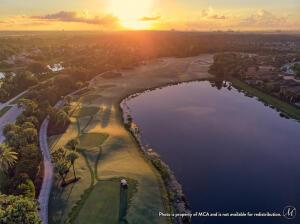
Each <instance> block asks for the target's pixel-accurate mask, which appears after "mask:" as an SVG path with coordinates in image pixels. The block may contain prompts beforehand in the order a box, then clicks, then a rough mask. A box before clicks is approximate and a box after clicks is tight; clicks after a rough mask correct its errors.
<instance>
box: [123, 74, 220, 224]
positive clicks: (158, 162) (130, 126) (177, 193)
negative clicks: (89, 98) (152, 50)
mask: <svg viewBox="0 0 300 224" xmlns="http://www.w3.org/2000/svg"><path fill="white" fill-rule="evenodd" d="M212 79H214V78H201V79H192V80H187V81H179V82H174V83H168V84H164V85H158V86H156V87H152V88H148V89H145V90H142V91H139V92H136V93H132V94H128V95H127V96H125V97H124V98H122V99H121V100H120V102H119V109H120V111H121V114H122V121H123V125H124V127H125V129H126V130H127V131H128V132H129V133H130V134H131V135H132V137H133V138H134V140H135V142H136V143H137V146H138V148H139V149H140V151H141V152H142V154H143V156H144V158H145V159H146V160H148V161H150V162H151V164H152V165H153V167H154V168H155V169H156V170H157V171H158V173H159V175H160V177H161V178H162V180H163V184H164V187H165V188H166V190H167V194H168V204H169V206H170V211H169V212H170V213H173V214H174V213H179V214H183V213H184V214H185V213H191V207H190V205H189V202H188V199H187V197H186V195H185V193H184V191H183V187H182V185H181V184H180V183H179V181H178V180H177V178H176V175H175V174H174V173H173V171H172V170H171V168H170V167H169V166H168V165H167V163H165V162H164V161H163V160H162V159H161V158H160V156H159V154H158V153H157V152H156V151H155V149H153V148H151V147H149V146H147V145H144V144H143V142H142V139H141V138H142V136H141V131H140V130H141V129H140V128H139V126H138V125H137V124H136V123H135V122H134V120H133V119H132V116H131V113H130V108H129V107H128V105H127V104H126V101H127V100H130V99H132V98H135V97H138V96H139V95H141V94H143V93H146V92H149V91H154V90H157V89H162V88H165V87H169V86H176V85H180V84H184V83H190V82H200V81H209V80H212ZM172 221H173V222H174V223H176V224H185V223H186V224H188V223H191V220H190V219H189V218H187V217H180V216H178V217H172Z"/></svg>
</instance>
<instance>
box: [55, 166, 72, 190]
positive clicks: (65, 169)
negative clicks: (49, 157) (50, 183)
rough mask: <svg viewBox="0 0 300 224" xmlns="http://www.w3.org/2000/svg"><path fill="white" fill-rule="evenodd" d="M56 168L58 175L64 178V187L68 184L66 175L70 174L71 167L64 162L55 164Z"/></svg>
mask: <svg viewBox="0 0 300 224" xmlns="http://www.w3.org/2000/svg"><path fill="white" fill-rule="evenodd" d="M55 168H56V170H57V172H58V174H59V175H60V176H61V178H62V183H61V185H62V186H64V185H65V184H66V175H67V174H68V172H69V170H70V166H69V164H68V163H67V162H66V161H63V160H62V161H59V162H58V163H56V164H55Z"/></svg>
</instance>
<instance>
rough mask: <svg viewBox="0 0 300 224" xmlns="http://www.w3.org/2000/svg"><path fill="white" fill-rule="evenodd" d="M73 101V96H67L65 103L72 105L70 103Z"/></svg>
mask: <svg viewBox="0 0 300 224" xmlns="http://www.w3.org/2000/svg"><path fill="white" fill-rule="evenodd" d="M72 100H73V97H72V96H70V95H68V96H65V101H66V103H67V104H68V105H70V103H71V102H72Z"/></svg>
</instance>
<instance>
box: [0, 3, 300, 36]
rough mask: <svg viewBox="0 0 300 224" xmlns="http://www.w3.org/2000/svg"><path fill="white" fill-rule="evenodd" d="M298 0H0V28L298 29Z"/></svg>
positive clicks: (299, 20)
mask: <svg viewBox="0 0 300 224" xmlns="http://www.w3.org/2000/svg"><path fill="white" fill-rule="evenodd" d="M299 12H300V1H299V0H284V1H283V0H264V1H261V0H251V1H250V0H248V1H246V0H51V1H50V0H26V1H20V0H0V30H120V29H150V30H151V29H156V30H170V29H176V30H199V31H212V30H241V31H244V30H249V31H252V30H279V29H280V30H297V31H299V30H300V13H299Z"/></svg>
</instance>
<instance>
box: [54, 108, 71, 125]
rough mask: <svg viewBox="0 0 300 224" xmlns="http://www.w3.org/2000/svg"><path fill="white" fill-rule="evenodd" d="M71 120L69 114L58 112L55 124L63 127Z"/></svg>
mask: <svg viewBox="0 0 300 224" xmlns="http://www.w3.org/2000/svg"><path fill="white" fill-rule="evenodd" d="M69 120H70V118H69V116H68V114H67V113H66V112H65V111H63V110H58V111H57V112H56V114H55V124H56V125H58V124H63V126H65V125H66V123H67V122H69Z"/></svg>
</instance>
